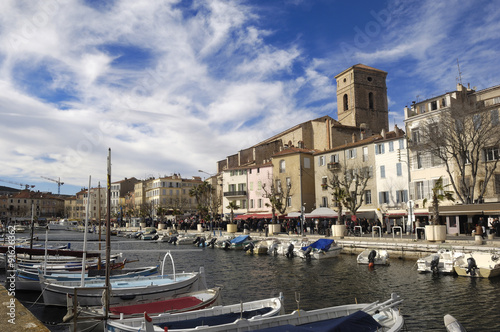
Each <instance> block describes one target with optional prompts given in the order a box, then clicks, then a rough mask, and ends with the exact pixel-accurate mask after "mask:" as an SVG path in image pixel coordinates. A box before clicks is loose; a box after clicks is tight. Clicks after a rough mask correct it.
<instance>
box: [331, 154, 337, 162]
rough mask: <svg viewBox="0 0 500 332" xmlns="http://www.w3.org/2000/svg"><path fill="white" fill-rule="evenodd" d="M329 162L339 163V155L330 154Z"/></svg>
mask: <svg viewBox="0 0 500 332" xmlns="http://www.w3.org/2000/svg"><path fill="white" fill-rule="evenodd" d="M330 162H331V163H338V162H339V155H338V154H332V155H331V156H330Z"/></svg>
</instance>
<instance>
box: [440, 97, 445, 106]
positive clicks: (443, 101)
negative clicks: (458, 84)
mask: <svg viewBox="0 0 500 332" xmlns="http://www.w3.org/2000/svg"><path fill="white" fill-rule="evenodd" d="M441 107H446V98H443V99H441Z"/></svg>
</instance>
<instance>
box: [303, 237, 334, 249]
mask: <svg viewBox="0 0 500 332" xmlns="http://www.w3.org/2000/svg"><path fill="white" fill-rule="evenodd" d="M333 242H334V241H333V240H331V239H319V240H318V241H316V242H313V243H311V244H310V245H308V246H306V247H302V250H304V251H305V250H306V249H307V248H309V247H311V248H313V249H317V250H323V251H328V250H329V249H330V246H331V245H332V243H333Z"/></svg>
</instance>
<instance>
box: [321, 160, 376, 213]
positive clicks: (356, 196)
mask: <svg viewBox="0 0 500 332" xmlns="http://www.w3.org/2000/svg"><path fill="white" fill-rule="evenodd" d="M370 170H371V168H370V167H356V165H350V166H341V165H340V164H339V166H338V167H337V168H335V169H331V176H330V177H329V183H328V184H326V186H327V187H329V188H331V189H332V196H333V201H334V203H337V209H338V210H339V219H338V220H340V218H341V215H342V207H345V208H346V209H348V210H349V211H351V213H352V214H353V215H356V212H357V211H358V209H359V208H360V207H361V205H363V201H364V197H365V196H364V194H365V190H366V187H367V185H368V181H369V180H370V178H371V171H370ZM323 185H325V184H323Z"/></svg>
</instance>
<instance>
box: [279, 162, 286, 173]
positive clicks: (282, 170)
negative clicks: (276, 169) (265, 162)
mask: <svg viewBox="0 0 500 332" xmlns="http://www.w3.org/2000/svg"><path fill="white" fill-rule="evenodd" d="M280 173H285V161H284V160H280Z"/></svg>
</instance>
